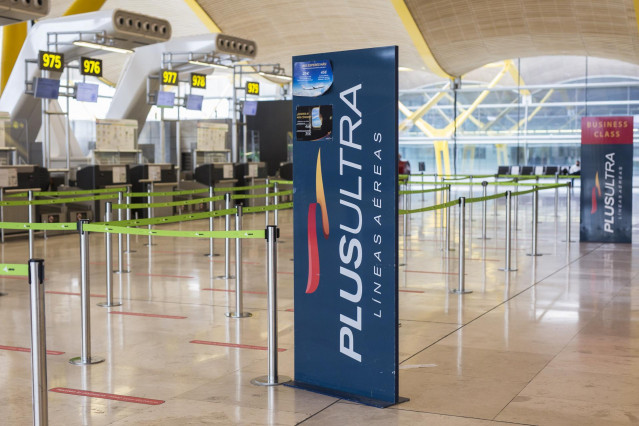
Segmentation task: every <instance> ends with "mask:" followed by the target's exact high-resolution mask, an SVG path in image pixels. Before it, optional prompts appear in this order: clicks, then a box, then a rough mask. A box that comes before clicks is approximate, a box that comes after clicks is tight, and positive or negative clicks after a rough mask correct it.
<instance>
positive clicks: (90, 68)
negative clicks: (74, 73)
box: [80, 58, 102, 77]
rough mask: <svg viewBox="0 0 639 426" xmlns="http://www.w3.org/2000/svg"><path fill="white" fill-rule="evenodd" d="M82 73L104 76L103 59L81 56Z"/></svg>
mask: <svg viewBox="0 0 639 426" xmlns="http://www.w3.org/2000/svg"><path fill="white" fill-rule="evenodd" d="M80 74H82V75H93V76H95V77H102V59H93V58H80Z"/></svg>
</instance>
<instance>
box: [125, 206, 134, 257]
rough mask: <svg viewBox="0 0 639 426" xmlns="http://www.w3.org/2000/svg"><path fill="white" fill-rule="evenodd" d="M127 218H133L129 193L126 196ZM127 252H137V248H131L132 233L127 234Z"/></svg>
mask: <svg viewBox="0 0 639 426" xmlns="http://www.w3.org/2000/svg"><path fill="white" fill-rule="evenodd" d="M126 204H127V207H126V220H131V208H130V207H129V205H130V204H131V197H130V196H129V195H128V194H127V196H126ZM125 253H135V250H131V234H126V252H125Z"/></svg>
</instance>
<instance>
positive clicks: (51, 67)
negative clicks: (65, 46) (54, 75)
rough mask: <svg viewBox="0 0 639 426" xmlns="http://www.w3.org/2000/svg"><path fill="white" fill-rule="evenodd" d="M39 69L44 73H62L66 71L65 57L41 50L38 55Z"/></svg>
mask: <svg viewBox="0 0 639 426" xmlns="http://www.w3.org/2000/svg"><path fill="white" fill-rule="evenodd" d="M38 68H40V69H41V70H44V71H58V72H60V71H62V70H63V69H64V55H63V54H62V53H55V52H45V51H44V50H41V51H40V53H39V54H38Z"/></svg>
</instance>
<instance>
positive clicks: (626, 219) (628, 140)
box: [579, 117, 633, 243]
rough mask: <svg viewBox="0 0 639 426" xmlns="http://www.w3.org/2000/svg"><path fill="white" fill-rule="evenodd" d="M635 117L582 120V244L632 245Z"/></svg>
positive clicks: (587, 118) (580, 238) (585, 118)
mask: <svg viewBox="0 0 639 426" xmlns="http://www.w3.org/2000/svg"><path fill="white" fill-rule="evenodd" d="M632 157H633V117H583V118H582V119H581V211H580V229H579V231H580V232H579V240H580V241H584V242H603V243H631V242H632V168H633V164H632V161H633V159H632Z"/></svg>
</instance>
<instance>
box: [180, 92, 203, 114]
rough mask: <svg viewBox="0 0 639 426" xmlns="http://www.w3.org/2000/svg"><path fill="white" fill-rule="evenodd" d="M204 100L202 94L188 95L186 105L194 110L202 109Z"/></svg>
mask: <svg viewBox="0 0 639 426" xmlns="http://www.w3.org/2000/svg"><path fill="white" fill-rule="evenodd" d="M202 102H204V96H202V95H186V100H185V101H184V107H185V108H186V109H190V110H193V111H202Z"/></svg>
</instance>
